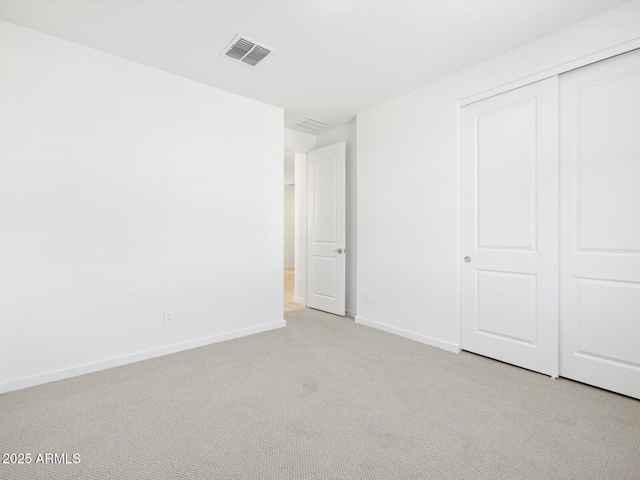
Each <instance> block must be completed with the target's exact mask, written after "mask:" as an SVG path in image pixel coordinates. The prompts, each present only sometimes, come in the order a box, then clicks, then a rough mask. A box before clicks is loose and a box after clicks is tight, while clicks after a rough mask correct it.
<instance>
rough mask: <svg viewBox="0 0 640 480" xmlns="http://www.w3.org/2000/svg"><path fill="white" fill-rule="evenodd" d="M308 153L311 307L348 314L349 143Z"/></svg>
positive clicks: (308, 296)
mask: <svg viewBox="0 0 640 480" xmlns="http://www.w3.org/2000/svg"><path fill="white" fill-rule="evenodd" d="M307 155H308V157H307V158H308V167H307V175H308V177H307V178H308V183H307V306H308V307H311V308H315V309H318V310H323V311H325V312H329V313H333V314H335V315H342V316H344V315H345V296H346V279H345V271H346V268H345V264H346V261H345V258H346V255H347V252H346V250H345V245H346V222H345V217H346V216H345V197H346V187H345V143H344V142H340V143H336V144H334V145H329V146H327V147H323V148H319V149H317V150H313V151H311V152H308V154H307Z"/></svg>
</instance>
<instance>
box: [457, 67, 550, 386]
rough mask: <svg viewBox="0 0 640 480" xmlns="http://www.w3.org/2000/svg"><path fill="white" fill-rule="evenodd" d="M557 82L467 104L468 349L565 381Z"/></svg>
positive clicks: (465, 318) (464, 161) (465, 325)
mask: <svg viewBox="0 0 640 480" xmlns="http://www.w3.org/2000/svg"><path fill="white" fill-rule="evenodd" d="M557 81H558V80H557V77H553V78H549V79H547V80H543V81H540V82H537V83H534V84H531V85H527V86H525V87H522V88H518V89H516V90H511V91H509V92H506V93H503V94H501V95H496V96H494V97H490V98H487V99H485V100H482V101H479V102H476V103H473V104H470V105H467V106H465V107H463V108H462V251H463V253H462V255H463V256H464V257H465V261H463V263H462V348H463V349H465V350H469V351H471V352H475V353H479V354H481V355H485V356H488V357H492V358H495V359H498V360H502V361H504V362H508V363H511V364H514V365H518V366H521V367H524V368H528V369H531V370H535V371H537V372H542V373H545V374H548V375H552V376H557V375H558V195H559V193H558V143H557V138H558V92H557ZM467 262H468V263H467Z"/></svg>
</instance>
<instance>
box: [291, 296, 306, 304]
mask: <svg viewBox="0 0 640 480" xmlns="http://www.w3.org/2000/svg"><path fill="white" fill-rule="evenodd" d="M293 302H294V303H301V304H302V305H306V304H307V301H306V300H305V299H304V298H302V297H293Z"/></svg>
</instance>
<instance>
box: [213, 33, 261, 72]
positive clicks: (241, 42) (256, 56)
mask: <svg viewBox="0 0 640 480" xmlns="http://www.w3.org/2000/svg"><path fill="white" fill-rule="evenodd" d="M271 52H273V49H272V48H269V47H267V46H265V45H261V44H259V43H258V42H255V41H253V40H251V39H250V38H247V37H243V36H242V35H236V37H235V38H234V39H233V40H231V43H229V45H227V46H226V47H225V49H224V50H223V51H222V54H223V55H226V56H227V57H229V58H232V59H234V60H238V61H240V62H243V63H246V64H247V65H251V66H252V67H255V66H256V65H258V64H259V63H260V62H262V61H263V60H264V59H265V58H266V57H267V55H269V54H270V53H271Z"/></svg>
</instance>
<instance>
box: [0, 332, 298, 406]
mask: <svg viewBox="0 0 640 480" xmlns="http://www.w3.org/2000/svg"><path fill="white" fill-rule="evenodd" d="M286 326H287V322H286V321H285V320H280V321H278V322H273V323H265V324H262V325H256V326H255V327H249V328H243V329H241V330H234V331H233V332H227V333H221V334H218V335H212V336H210V337H204V338H198V339H196V340H189V341H187V342H182V343H176V344H173V345H166V346H164V347H159V348H154V349H151V350H144V351H142V352H136V353H132V354H129V355H123V356H121V357H114V358H109V359H107V360H100V361H98V362H93V363H86V364H84V365H78V366H75V367H69V368H64V369H62V370H56V371H53V372H47V373H42V374H39V375H33V376H31V377H25V378H19V379H17V380H11V381H9V382H5V383H2V384H0V394H2V393H7V392H11V391H14V390H20V389H23V388H28V387H34V386H36V385H42V384H43V383H49V382H55V381H57V380H64V379H65V378H71V377H77V376H79V375H85V374H87V373H93V372H98V371H100V370H107V369H109V368H114V367H120V366H122V365H128V364H130V363H135V362H140V361H142V360H149V359H151V358H156V357H162V356H164V355H169V354H171V353H177V352H182V351H184V350H190V349H192V348H198V347H204V346H205V345H211V344H213V343H219V342H224V341H225V340H231V339H233V338H240V337H246V336H247V335H253V334H255V333H261V332H267V331H269V330H275V329H277V328H282V327H286Z"/></svg>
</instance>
